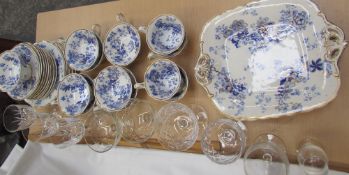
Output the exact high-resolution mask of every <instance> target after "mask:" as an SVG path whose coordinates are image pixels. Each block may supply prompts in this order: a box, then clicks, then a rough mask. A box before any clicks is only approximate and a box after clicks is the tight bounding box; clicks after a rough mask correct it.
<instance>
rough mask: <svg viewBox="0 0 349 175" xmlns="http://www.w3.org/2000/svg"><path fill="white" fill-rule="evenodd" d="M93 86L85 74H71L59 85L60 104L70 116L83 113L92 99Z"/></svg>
mask: <svg viewBox="0 0 349 175" xmlns="http://www.w3.org/2000/svg"><path fill="white" fill-rule="evenodd" d="M92 99H93V96H92V95H91V87H90V85H89V83H88V82H87V80H86V79H85V77H84V76H82V75H79V74H70V75H68V76H66V77H65V78H64V79H63V80H62V81H61V82H60V84H59V87H58V104H59V106H60V107H61V109H62V111H63V112H64V113H66V114H67V115H70V116H77V115H79V114H82V113H83V112H84V111H85V110H86V108H87V107H88V105H89V103H90V102H91V101H92Z"/></svg>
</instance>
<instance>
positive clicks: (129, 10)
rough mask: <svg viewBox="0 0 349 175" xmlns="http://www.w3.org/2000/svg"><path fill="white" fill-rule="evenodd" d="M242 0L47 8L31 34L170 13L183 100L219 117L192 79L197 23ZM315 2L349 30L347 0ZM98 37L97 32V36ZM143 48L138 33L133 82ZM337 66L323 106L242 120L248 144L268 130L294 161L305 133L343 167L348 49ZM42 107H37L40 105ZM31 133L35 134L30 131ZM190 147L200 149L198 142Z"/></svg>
mask: <svg viewBox="0 0 349 175" xmlns="http://www.w3.org/2000/svg"><path fill="white" fill-rule="evenodd" d="M248 2H249V1H248V0H234V1H232V0H191V1H188V0H176V1H173V0H146V1H139V0H121V1H114V2H109V3H103V4H97V5H91V6H84V7H77V8H72V9H64V10H58V11H50V12H44V13H40V14H38V17H37V33H36V39H37V41H40V40H54V39H57V38H59V37H67V36H68V35H69V34H70V33H71V32H72V31H74V30H77V29H80V28H87V29H90V28H91V26H92V25H93V24H100V25H101V26H102V33H104V34H105V32H106V31H107V30H108V29H110V28H111V27H112V26H113V25H115V15H116V14H117V13H120V12H122V13H124V15H125V16H126V18H127V20H129V21H130V22H131V23H132V24H134V25H135V26H141V25H146V24H147V23H148V22H149V21H150V20H151V19H152V18H153V17H155V16H157V15H159V14H163V13H172V14H175V15H176V16H178V17H179V18H180V19H181V20H182V22H183V23H184V25H185V27H186V32H187V36H188V44H187V46H186V48H185V49H184V51H183V53H182V54H180V55H179V56H177V57H175V58H173V60H174V61H175V62H176V63H177V64H179V65H180V66H181V67H182V68H184V69H185V71H186V72H187V74H188V76H189V81H190V85H189V90H188V92H187V95H186V96H185V98H184V99H182V100H181V101H180V102H182V103H184V104H191V103H198V104H201V105H203V106H204V107H205V108H206V109H207V110H208V113H209V119H210V120H214V119H217V118H221V117H224V116H223V115H222V114H220V113H219V111H218V110H217V109H216V108H215V106H214V105H213V103H212V102H211V101H210V100H209V98H208V97H207V95H206V93H205V91H204V90H203V89H202V88H201V86H200V85H199V84H198V83H196V82H195V78H194V66H195V63H196V60H197V57H198V56H199V36H200V33H201V30H202V27H203V25H204V24H205V23H206V22H208V21H209V20H210V19H212V18H213V17H214V16H216V15H219V14H221V13H222V12H224V11H225V10H228V9H233V8H235V7H238V6H241V5H244V4H246V3H248ZM314 2H315V3H316V4H318V5H319V8H320V9H321V11H323V12H324V13H325V14H326V15H327V18H328V19H329V20H330V21H331V22H333V23H335V24H336V25H338V26H339V27H341V28H342V29H343V30H344V32H345V33H348V32H349V20H348V17H349V16H348V13H347V8H348V7H349V1H348V0H333V1H328V0H314ZM102 37H103V36H102ZM148 52H149V50H148V48H147V46H146V43H145V38H144V35H142V49H141V54H140V56H139V57H138V58H137V60H136V61H135V63H133V64H132V65H130V66H128V68H130V69H131V71H133V72H134V73H135V76H136V78H137V80H138V81H140V82H141V81H142V80H143V74H144V71H145V68H146V66H147V65H149V64H150V61H148V60H147V59H146V55H147V53H148ZM108 65H109V63H108V62H107V61H104V62H103V64H102V65H101V66H99V67H98V69H97V70H96V71H92V72H89V73H88V74H89V75H90V76H92V77H95V76H96V74H97V73H98V72H99V71H100V70H101V69H102V68H104V67H106V66H108ZM339 66H340V68H341V80H342V85H341V88H340V91H339V94H338V97H337V98H336V99H335V100H334V101H333V102H331V103H330V104H328V105H327V106H325V107H324V108H321V109H317V110H315V111H312V112H308V113H302V114H297V115H294V116H291V117H282V118H279V119H271V120H263V121H254V122H245V124H246V125H247V127H248V131H247V135H248V145H249V144H251V143H252V142H253V140H254V139H255V138H256V137H257V136H258V135H260V134H263V133H274V134H276V135H278V136H280V137H281V138H282V139H283V140H284V142H285V144H286V147H287V151H288V154H289V158H290V160H291V161H292V162H294V161H295V155H296V148H297V146H298V144H299V143H300V142H301V141H302V140H303V139H304V138H305V137H312V138H315V139H317V140H318V142H320V143H321V144H322V145H323V147H324V148H325V150H326V151H327V154H328V157H329V159H330V165H331V168H333V169H337V170H344V171H348V172H349V50H348V49H347V50H345V52H344V54H343V56H342V58H341V60H340V63H339ZM138 97H139V98H141V99H147V100H150V101H151V102H152V103H153V104H154V105H155V106H156V108H157V109H159V108H160V107H161V106H162V105H163V104H165V103H164V102H156V101H154V100H152V99H150V98H149V97H148V96H147V95H146V92H145V91H139V96H138ZM44 109H46V108H43V110H44ZM30 137H31V138H33V137H35V135H34V134H31V136H30ZM120 144H121V145H128V146H141V147H149V148H158V149H161V146H160V145H159V144H158V143H157V142H156V139H151V140H150V141H149V142H147V143H145V144H142V145H130V144H127V143H125V142H124V141H121V143H120ZM190 152H197V153H200V152H201V151H200V145H199V142H197V144H195V145H194V147H193V148H192V149H191V150H190Z"/></svg>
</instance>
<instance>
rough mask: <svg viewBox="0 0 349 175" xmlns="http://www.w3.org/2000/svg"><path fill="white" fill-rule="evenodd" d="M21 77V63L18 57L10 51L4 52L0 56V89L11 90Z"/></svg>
mask: <svg viewBox="0 0 349 175" xmlns="http://www.w3.org/2000/svg"><path fill="white" fill-rule="evenodd" d="M20 76H21V61H20V58H19V56H18V55H17V54H16V53H14V52H11V51H5V52H4V53H2V54H1V56H0V89H1V90H3V91H9V90H12V89H13V88H14V87H15V86H16V85H17V84H18V82H19V80H20Z"/></svg>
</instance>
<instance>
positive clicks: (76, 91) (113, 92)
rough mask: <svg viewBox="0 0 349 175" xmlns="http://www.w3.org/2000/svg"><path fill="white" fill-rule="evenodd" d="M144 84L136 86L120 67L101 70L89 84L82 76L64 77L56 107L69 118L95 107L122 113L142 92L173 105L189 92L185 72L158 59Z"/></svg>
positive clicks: (132, 75) (165, 60) (129, 73)
mask: <svg viewBox="0 0 349 175" xmlns="http://www.w3.org/2000/svg"><path fill="white" fill-rule="evenodd" d="M144 80H145V81H144V82H143V83H137V80H136V78H135V76H134V74H133V73H132V72H131V71H130V70H129V69H127V68H124V67H121V66H116V65H114V66H109V67H106V68H105V69H103V70H102V71H101V72H100V73H99V74H98V75H97V77H96V78H95V79H94V80H93V81H92V80H91V78H89V77H88V76H86V75H83V74H70V75H68V76H66V77H65V78H64V79H63V80H62V81H61V83H60V85H59V87H58V104H59V106H60V108H61V110H62V111H63V112H64V113H66V114H67V115H69V116H77V115H80V114H83V113H85V112H87V111H89V110H90V109H92V108H93V107H94V105H92V104H93V103H95V104H96V105H97V106H98V107H100V108H102V109H104V110H107V111H121V110H123V109H125V108H126V107H127V106H128V105H129V104H130V103H131V101H132V99H134V98H136V96H137V92H138V89H141V88H145V89H146V91H147V93H148V94H149V96H151V97H152V98H154V99H156V100H163V101H175V100H179V99H181V98H183V97H184V95H185V94H186V91H187V88H188V77H187V75H186V73H185V71H184V70H183V69H182V68H180V67H179V66H177V65H176V64H175V63H174V62H172V61H170V60H167V59H157V60H154V61H153V63H152V64H151V65H150V66H148V68H147V71H146V73H145V75H144Z"/></svg>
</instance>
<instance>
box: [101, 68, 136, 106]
mask: <svg viewBox="0 0 349 175" xmlns="http://www.w3.org/2000/svg"><path fill="white" fill-rule="evenodd" d="M135 84H136V78H135V76H134V75H133V73H132V72H131V71H130V70H128V69H126V68H123V67H120V66H116V65H115V66H109V67H106V68H105V69H103V70H102V71H101V72H100V73H99V74H98V76H97V77H96V79H95V80H94V87H95V90H94V93H95V97H96V102H97V105H98V106H99V107H101V108H102V109H104V110H107V111H121V110H123V109H125V108H126V107H127V106H129V104H130V103H131V101H132V99H134V98H135V97H136V96H137V91H138V90H137V89H135V88H134V85H135Z"/></svg>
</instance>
